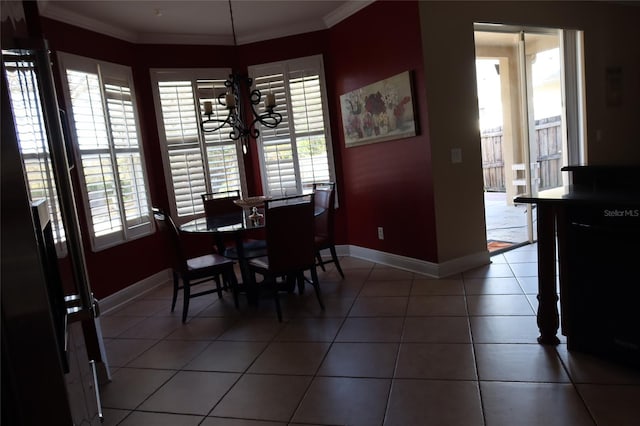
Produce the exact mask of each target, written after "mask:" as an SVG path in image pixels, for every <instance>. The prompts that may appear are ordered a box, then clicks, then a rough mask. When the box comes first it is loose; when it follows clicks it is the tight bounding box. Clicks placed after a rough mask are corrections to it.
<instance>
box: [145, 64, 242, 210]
mask: <svg viewBox="0 0 640 426" xmlns="http://www.w3.org/2000/svg"><path fill="white" fill-rule="evenodd" d="M229 72H230V70H228V69H183V70H152V71H151V76H152V81H153V90H154V101H155V104H156V114H157V118H158V133H159V134H160V141H161V144H162V145H163V147H164V149H163V155H164V162H165V170H166V172H167V187H168V189H169V193H170V194H172V195H173V197H172V198H173V202H174V204H173V206H172V210H173V212H174V213H175V214H176V216H177V218H178V220H179V221H184V220H187V219H188V218H190V217H192V216H194V215H197V214H202V213H204V207H203V205H202V199H201V197H200V195H201V194H202V193H205V192H222V191H230V190H239V191H240V192H241V193H244V192H245V188H246V187H245V184H244V181H245V179H244V169H243V163H242V151H241V148H240V145H239V143H238V142H236V141H233V140H232V139H230V138H229V132H230V130H231V129H230V128H229V127H228V126H224V127H222V128H221V129H219V130H217V131H215V132H209V133H205V132H203V131H202V130H201V128H200V121H201V119H202V116H203V114H204V102H205V101H210V102H211V103H212V105H213V112H212V115H211V119H224V118H225V117H226V116H227V110H226V108H225V107H224V106H222V105H221V104H220V103H219V102H218V96H219V95H220V94H222V93H225V92H226V90H227V88H226V87H225V85H224V82H225V80H226V79H227V77H228V75H229ZM205 118H207V117H206V116H205Z"/></svg>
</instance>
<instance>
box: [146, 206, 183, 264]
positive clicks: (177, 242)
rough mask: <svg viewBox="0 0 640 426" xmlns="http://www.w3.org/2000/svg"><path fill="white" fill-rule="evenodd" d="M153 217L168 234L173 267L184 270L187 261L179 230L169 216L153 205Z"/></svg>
mask: <svg viewBox="0 0 640 426" xmlns="http://www.w3.org/2000/svg"><path fill="white" fill-rule="evenodd" d="M151 210H152V211H153V218H154V219H155V221H156V224H157V225H158V228H159V229H161V230H164V231H165V232H166V233H167V234H169V242H170V244H169V246H170V248H171V255H172V261H173V266H174V268H176V269H178V270H181V271H184V270H186V269H187V261H186V257H185V256H184V250H183V247H182V240H181V239H180V231H179V230H178V227H177V226H176V224H175V222H174V221H173V219H171V216H170V215H169V214H167V213H165V211H164V210H162V209H160V208H157V207H153V208H152V209H151Z"/></svg>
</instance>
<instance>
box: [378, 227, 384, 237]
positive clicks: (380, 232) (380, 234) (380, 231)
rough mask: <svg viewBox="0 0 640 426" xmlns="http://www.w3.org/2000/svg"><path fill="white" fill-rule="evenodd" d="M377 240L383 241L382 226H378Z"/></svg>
mask: <svg viewBox="0 0 640 426" xmlns="http://www.w3.org/2000/svg"><path fill="white" fill-rule="evenodd" d="M378 239H379V240H384V229H382V226H378Z"/></svg>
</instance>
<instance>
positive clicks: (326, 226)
mask: <svg viewBox="0 0 640 426" xmlns="http://www.w3.org/2000/svg"><path fill="white" fill-rule="evenodd" d="M313 192H314V200H315V206H316V207H319V208H321V209H323V210H324V211H323V212H322V213H320V214H318V215H317V216H316V218H315V235H317V236H320V237H322V238H326V239H330V240H333V216H334V209H335V205H334V204H335V184H334V183H333V182H326V183H314V184H313Z"/></svg>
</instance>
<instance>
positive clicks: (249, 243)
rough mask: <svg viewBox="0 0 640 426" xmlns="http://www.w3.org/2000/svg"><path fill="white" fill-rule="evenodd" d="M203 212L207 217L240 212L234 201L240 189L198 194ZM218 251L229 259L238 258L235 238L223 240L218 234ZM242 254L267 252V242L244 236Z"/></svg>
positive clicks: (256, 254)
mask: <svg viewBox="0 0 640 426" xmlns="http://www.w3.org/2000/svg"><path fill="white" fill-rule="evenodd" d="M200 197H201V198H202V204H203V206H204V213H205V215H206V216H207V217H213V216H218V215H232V214H238V216H240V215H241V214H242V208H241V207H240V206H238V205H237V204H235V202H234V201H236V200H239V199H240V191H238V190H233V191H224V192H207V193H204V194H200ZM216 248H217V250H218V253H219V254H221V255H223V256H225V257H228V258H230V259H234V260H237V259H238V250H237V247H236V241H235V240H228V241H225V240H224V238H223V237H222V236H218V238H217V241H216ZM242 248H243V256H244V257H246V258H253V257H260V256H265V255H266V254H267V252H266V250H267V242H266V241H265V240H264V239H261V238H246V239H244V241H243V242H242Z"/></svg>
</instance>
